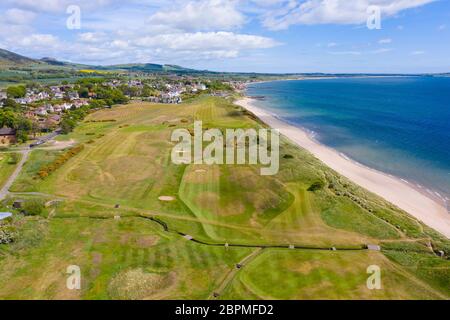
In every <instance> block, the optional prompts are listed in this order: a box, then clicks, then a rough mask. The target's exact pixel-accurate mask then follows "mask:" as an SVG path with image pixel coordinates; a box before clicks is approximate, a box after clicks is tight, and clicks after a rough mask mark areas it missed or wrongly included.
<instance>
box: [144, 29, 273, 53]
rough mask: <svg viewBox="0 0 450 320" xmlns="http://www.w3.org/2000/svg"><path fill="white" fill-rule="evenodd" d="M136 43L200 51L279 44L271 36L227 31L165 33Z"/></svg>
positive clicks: (261, 47)
mask: <svg viewBox="0 0 450 320" xmlns="http://www.w3.org/2000/svg"><path fill="white" fill-rule="evenodd" d="M135 43H136V44H137V45H138V46H141V47H163V48H168V49H171V50H199V51H200V50H207V51H208V50H209V51H210V50H232V51H236V50H246V49H267V48H272V47H274V46H277V45H279V43H277V42H276V41H274V40H272V39H270V38H266V37H260V36H254V35H246V34H235V33H233V32H225V31H220V32H196V33H173V34H163V35H157V36H148V37H143V38H138V39H137V40H136V41H135Z"/></svg>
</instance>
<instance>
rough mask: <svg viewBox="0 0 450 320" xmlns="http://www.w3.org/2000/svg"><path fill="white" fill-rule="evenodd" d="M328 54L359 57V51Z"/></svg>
mask: <svg viewBox="0 0 450 320" xmlns="http://www.w3.org/2000/svg"><path fill="white" fill-rule="evenodd" d="M330 54H334V55H351V56H359V55H361V52H360V51H332V52H330Z"/></svg>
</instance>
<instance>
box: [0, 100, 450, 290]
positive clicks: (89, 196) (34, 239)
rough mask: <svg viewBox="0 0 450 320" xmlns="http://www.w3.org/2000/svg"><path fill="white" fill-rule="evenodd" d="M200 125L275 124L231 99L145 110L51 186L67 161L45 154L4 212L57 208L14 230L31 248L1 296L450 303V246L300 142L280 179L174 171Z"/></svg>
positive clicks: (1, 253)
mask: <svg viewBox="0 0 450 320" xmlns="http://www.w3.org/2000/svg"><path fill="white" fill-rule="evenodd" d="M195 120H202V121H203V127H204V128H219V129H225V128H261V127H262V126H263V125H262V124H261V123H260V122H259V121H258V120H257V119H255V118H254V117H253V116H252V115H251V114H248V113H247V112H245V111H244V110H242V109H240V108H239V107H237V106H235V105H233V104H232V102H230V101H229V100H226V99H223V98H215V97H201V98H198V99H196V100H193V101H191V102H188V103H184V104H181V105H159V104H150V103H141V102H135V103H132V104H129V105H124V106H118V107H115V108H113V109H111V110H102V111H98V112H96V113H93V114H91V115H90V116H88V117H87V118H86V120H85V121H84V123H82V124H81V125H80V126H79V127H77V128H76V130H75V131H74V132H73V133H71V134H69V135H67V136H63V137H61V138H60V139H62V140H66V141H70V140H73V141H76V144H77V145H83V150H82V151H81V152H80V153H78V154H76V155H75V156H73V157H72V158H70V159H68V161H67V162H65V163H64V164H63V165H62V166H60V167H58V168H57V169H56V170H55V171H54V172H52V173H50V174H49V176H48V177H46V178H44V179H42V178H40V177H39V176H38V173H39V171H40V170H42V168H43V166H46V165H47V166H48V165H49V164H52V163H54V162H55V159H57V158H58V157H59V156H61V155H62V154H64V152H65V151H64V150H52V149H50V148H48V149H45V148H42V149H39V150H35V151H33V152H32V154H31V156H30V158H29V160H28V161H27V163H26V165H25V167H24V169H23V170H22V172H21V174H20V175H19V177H18V178H17V180H16V182H15V184H14V185H13V186H12V188H11V191H12V192H13V194H12V195H11V198H10V199H8V200H7V201H6V202H5V204H4V205H7V204H8V202H9V203H11V202H12V200H13V199H17V198H20V199H25V200H27V199H36V198H37V199H44V200H45V201H46V202H47V203H49V204H48V205H47V207H46V208H45V209H44V210H43V211H42V213H41V214H39V215H35V216H23V215H21V214H17V215H15V217H14V219H13V221H12V222H11V223H12V224H13V225H14V227H15V228H16V229H17V234H18V239H17V241H16V242H15V243H13V244H10V245H0V283H2V286H0V298H2V299H14V298H20V299H37V298H38V299H39V298H42V299H208V298H224V299H228V298H231V299H449V298H450V261H449V260H446V259H444V258H440V257H438V256H437V254H436V252H437V251H438V250H446V251H447V252H448V248H449V247H450V242H449V241H448V240H447V239H445V238H444V237H442V236H440V235H439V234H437V233H436V232H434V231H432V230H430V229H429V228H427V227H426V226H424V225H423V224H421V223H420V222H418V221H417V220H415V219H414V218H412V217H410V216H409V215H407V214H406V213H404V212H402V211H400V210H399V209H397V208H395V207H393V206H392V205H390V204H389V203H387V202H385V201H384V200H382V199H381V198H379V197H376V196H375V195H373V194H370V193H369V192H367V191H365V190H363V189H361V188H359V187H357V186H355V185H354V184H352V183H351V182H350V181H348V180H347V179H345V178H343V177H341V176H339V175H338V174H337V173H335V172H333V171H332V170H331V169H329V168H327V167H326V166H324V165H323V164H321V163H320V162H319V161H318V160H317V159H315V158H314V157H313V156H312V155H310V154H309V153H307V152H306V151H304V150H301V149H299V148H297V147H295V146H293V145H292V144H291V143H290V142H289V141H287V140H284V139H282V141H281V142H282V143H281V146H280V148H281V149H280V155H281V162H280V171H279V173H278V174H277V175H275V176H261V175H260V174H259V168H258V166H251V165H212V166H208V165H175V164H173V163H172V161H171V150H172V148H173V146H174V145H175V143H173V142H171V133H172V132H173V130H174V129H177V128H188V129H192V127H193V122H194V121H195ZM4 166H5V164H3V163H2V164H1V170H0V173H2V172H3V171H4ZM2 175H3V173H2ZM6 175H7V174H6ZM318 181H320V182H322V185H323V187H321V188H319V189H317V190H316V189H314V190H313V189H312V188H311V186H312V185H314V184H315V183H316V182H318ZM49 200H53V201H51V202H48V201H49ZM191 238H193V239H192V240H193V241H192V240H191V241H190V240H189V239H191ZM368 244H374V245H380V246H381V248H382V250H381V251H369V250H367V249H366V246H367V245H368ZM430 244H431V245H432V246H430ZM290 246H291V248H289V247H290ZM433 250H434V251H433ZM239 263H240V264H242V265H243V267H242V268H241V269H239V270H238V269H237V268H236V265H237V264H239ZM70 265H77V266H79V267H80V269H81V274H82V285H81V290H69V289H67V287H66V279H67V277H68V275H67V273H66V269H67V267H68V266H70ZM371 265H377V266H379V267H380V269H381V274H382V278H381V279H382V288H381V289H380V290H369V289H368V288H367V286H366V280H367V278H368V277H369V274H367V271H366V270H367V268H368V267H369V266H371Z"/></svg>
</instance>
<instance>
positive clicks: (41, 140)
mask: <svg viewBox="0 0 450 320" xmlns="http://www.w3.org/2000/svg"><path fill="white" fill-rule="evenodd" d="M60 133H61V129H57V130H55V131H53V132H52V133H49V134H47V135H45V136H42V137H39V139H38V140H37V141H36V142H34V143H33V144H32V146H38V145H41V144H44V143H46V142H48V141H50V140H52V139H53V138H55V137H56V136H57V135H59V134H60Z"/></svg>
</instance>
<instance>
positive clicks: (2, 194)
mask: <svg viewBox="0 0 450 320" xmlns="http://www.w3.org/2000/svg"><path fill="white" fill-rule="evenodd" d="M30 152H31V149H30V148H27V149H25V150H22V151H20V153H21V154H22V158H21V159H20V161H19V163H18V164H17V167H16V170H14V172H13V173H12V175H11V176H10V177H9V178H8V180H7V181H6V183H5V185H4V186H3V187H2V188H1V189H0V201H1V200H3V199H5V198H6V196H7V195H8V194H9V188H11V186H12V185H13V183H14V181H15V180H16V178H17V177H18V175H19V174H20V172H21V171H22V169H23V166H24V164H25V162H26V161H27V160H28V156H29V155H30Z"/></svg>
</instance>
